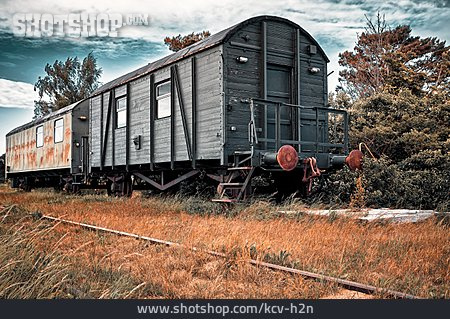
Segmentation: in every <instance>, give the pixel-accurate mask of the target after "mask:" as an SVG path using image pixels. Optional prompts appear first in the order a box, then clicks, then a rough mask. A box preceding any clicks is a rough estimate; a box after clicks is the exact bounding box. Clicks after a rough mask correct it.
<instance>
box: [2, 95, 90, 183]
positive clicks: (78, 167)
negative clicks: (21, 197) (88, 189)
mask: <svg viewBox="0 0 450 319" xmlns="http://www.w3.org/2000/svg"><path fill="white" fill-rule="evenodd" d="M88 114H89V103H88V101H87V100H85V101H80V102H77V103H74V104H71V105H69V106H66V107H64V108H62V109H60V110H58V111H56V112H53V113H50V114H48V115H46V116H44V117H41V118H39V119H36V120H34V121H32V122H29V123H27V124H24V125H22V126H19V127H17V128H15V129H14V130H12V131H10V132H9V133H8V134H7V135H6V165H5V166H6V176H7V178H9V179H10V180H11V185H12V186H13V187H22V188H24V189H28V190H29V189H31V188H32V187H35V186H55V187H64V186H66V184H68V185H72V183H73V182H74V181H75V179H77V177H78V180H79V181H80V182H81V179H82V177H83V171H86V169H87V166H86V164H87V160H86V158H87V156H88V154H87V153H86V152H83V149H84V146H85V145H87V143H88V132H89V128H88V125H89V122H88Z"/></svg>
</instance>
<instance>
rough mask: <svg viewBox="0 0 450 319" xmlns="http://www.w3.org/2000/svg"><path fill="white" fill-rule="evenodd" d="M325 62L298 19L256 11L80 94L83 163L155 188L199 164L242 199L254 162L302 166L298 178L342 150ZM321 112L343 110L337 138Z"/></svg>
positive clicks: (339, 158)
mask: <svg viewBox="0 0 450 319" xmlns="http://www.w3.org/2000/svg"><path fill="white" fill-rule="evenodd" d="M327 62H329V60H328V58H327V56H326V55H325V53H324V51H323V50H322V48H321V47H320V46H319V44H318V43H317V41H316V40H315V39H314V38H313V37H312V36H311V35H310V34H309V33H307V32H306V31H305V30H304V29H302V28H301V27H300V26H299V25H297V24H295V23H294V22H292V21H289V20H286V19H283V18H279V17H273V16H259V17H254V18H251V19H248V20H246V21H244V22H241V23H239V24H237V25H235V26H232V27H230V28H228V29H226V30H223V31H221V32H219V33H217V34H214V35H212V36H210V37H209V38H206V39H205V40H202V41H200V42H198V43H195V44H193V45H191V46H189V47H187V48H184V49H182V50H180V51H178V52H176V53H174V54H172V55H169V56H167V57H165V58H162V59H160V60H158V61H156V62H153V63H150V64H148V65H146V66H144V67H142V68H140V69H137V70H135V71H133V72H130V73H128V74H126V75H124V76H122V77H120V78H118V79H116V80H113V81H111V82H109V83H107V84H105V85H103V86H102V87H100V88H99V89H98V90H97V91H96V92H95V93H94V95H93V96H92V97H91V98H90V99H89V100H90V117H89V119H90V126H89V128H90V132H89V133H90V134H89V136H90V154H91V157H90V172H91V173H92V174H94V175H95V174H105V175H106V176H108V178H109V179H110V181H111V183H113V184H115V183H116V182H118V181H120V183H122V184H120V183H118V184H117V185H115V186H112V189H113V190H114V189H115V190H118V191H122V192H124V187H125V188H126V189H130V187H129V185H128V186H127V185H126V180H127V178H128V177H127V176H131V175H134V177H135V178H137V179H138V180H140V181H144V182H145V183H147V184H150V185H152V186H153V187H156V188H159V189H161V190H163V189H166V188H168V187H170V186H172V185H174V184H176V183H178V182H180V181H182V180H184V179H186V178H189V177H191V176H193V175H195V174H196V173H198V172H199V170H205V171H206V172H207V173H208V176H210V177H211V178H214V179H216V180H217V181H219V182H220V185H219V192H220V193H221V196H224V195H225V194H226V192H227V191H228V190H229V191H230V192H229V193H228V195H231V194H235V195H236V196H235V197H238V198H241V197H242V196H243V195H245V192H248V190H249V182H250V179H251V177H252V176H253V175H254V173H255V169H257V168H259V167H261V168H263V169H264V170H266V171H267V170H271V171H273V172H277V171H283V170H284V171H292V170H294V171H295V170H297V171H298V170H300V171H301V173H303V171H304V170H305V169H306V168H309V167H311V171H310V172H308V173H307V175H308V176H303V177H301V176H300V178H299V180H298V183H299V184H301V183H303V184H305V181H309V179H310V176H312V175H314V176H315V175H317V174H320V169H327V168H330V167H331V166H333V165H337V166H339V165H342V164H343V162H344V159H345V154H346V152H347V139H346V138H347V125H346V123H347V118H346V113H345V112H341V111H337V110H333V109H329V108H327V107H326V106H327ZM330 113H333V114H335V113H341V114H342V116H343V120H342V123H343V126H344V127H343V129H342V131H343V140H341V141H340V143H336V142H334V143H331V141H329V138H328V131H329V130H328V116H329V114H330ZM283 145H286V146H285V147H284V148H283V150H282V152H280V147H282V146H283ZM336 149H338V151H337V154H332V151H331V150H334V151H336ZM335 153H336V152H335ZM281 157H283V158H281ZM280 161H281V162H280ZM283 161H284V162H283ZM292 174H294V173H291V175H287V174H284V175H285V176H288V177H289V176H292ZM305 174H306V171H305ZM275 175H276V174H275ZM279 175H280V174H279ZM297 175H299V174H297ZM300 175H301V174H300ZM239 176H241V177H242V176H244V179H243V180H242V178H241V180H239ZM280 176H281V175H280ZM236 178H237V179H238V180H237V181H236ZM302 180H303V182H302ZM124 183H125V184H124ZM128 183H131V181H128ZM292 184H295V183H292ZM125 192H126V190H125Z"/></svg>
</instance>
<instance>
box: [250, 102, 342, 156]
mask: <svg viewBox="0 0 450 319" xmlns="http://www.w3.org/2000/svg"><path fill="white" fill-rule="evenodd" d="M247 102H248V103H249V104H250V122H249V124H248V129H249V132H248V138H249V143H250V145H251V147H252V151H253V148H254V145H255V144H259V142H264V143H267V142H273V143H275V147H276V149H278V148H279V147H280V146H281V143H289V144H294V145H298V146H299V147H298V149H299V152H300V150H301V145H314V146H315V153H316V154H317V153H319V147H339V148H343V149H344V152H345V153H346V152H347V151H348V113H347V111H345V110H338V109H333V108H328V107H323V106H304V105H296V104H290V103H284V102H278V101H273V100H267V99H260V98H250V99H249V100H247ZM259 104H263V105H264V106H267V105H268V104H272V105H274V106H275V138H273V139H271V138H259V139H258V136H257V130H256V120H255V107H257V106H259ZM281 106H287V107H291V108H295V109H298V111H299V112H300V110H313V111H315V122H316V128H315V130H316V134H315V141H302V140H301V139H300V138H299V140H298V141H294V140H283V139H282V138H281V129H280V126H281V119H280V108H281ZM320 111H322V112H324V113H336V114H342V115H343V117H344V123H343V125H344V142H343V143H324V142H319V117H320V114H319V112H320ZM300 119H301V116H300ZM265 121H267V118H265ZM326 121H328V119H326ZM298 130H300V126H299V127H298ZM299 136H300V135H299Z"/></svg>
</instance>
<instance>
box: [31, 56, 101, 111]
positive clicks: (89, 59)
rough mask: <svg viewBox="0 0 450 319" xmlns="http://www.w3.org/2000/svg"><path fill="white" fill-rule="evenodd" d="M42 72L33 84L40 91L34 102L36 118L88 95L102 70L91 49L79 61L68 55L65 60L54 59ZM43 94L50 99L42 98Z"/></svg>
mask: <svg viewBox="0 0 450 319" xmlns="http://www.w3.org/2000/svg"><path fill="white" fill-rule="evenodd" d="M45 73H47V75H46V76H45V77H43V78H42V77H39V78H38V80H37V82H36V83H35V85H34V90H35V91H36V90H37V91H38V93H39V101H34V117H35V118H38V117H41V116H44V115H46V114H48V113H50V112H52V111H56V110H59V109H60V108H63V107H65V106H67V105H69V104H72V103H75V102H78V101H80V100H82V99H85V98H87V97H88V96H89V95H91V94H92V92H94V91H95V90H96V89H97V88H98V86H99V78H100V76H101V74H102V69H101V68H98V67H97V59H96V58H95V57H94V55H93V54H92V52H91V53H89V54H88V55H87V56H86V57H85V58H84V59H83V62H82V63H80V61H79V60H78V58H77V57H74V58H73V57H68V58H67V60H66V61H65V62H63V61H58V60H56V61H55V63H53V65H50V64H47V65H46V66H45ZM44 96H46V97H49V98H50V100H49V101H46V100H44Z"/></svg>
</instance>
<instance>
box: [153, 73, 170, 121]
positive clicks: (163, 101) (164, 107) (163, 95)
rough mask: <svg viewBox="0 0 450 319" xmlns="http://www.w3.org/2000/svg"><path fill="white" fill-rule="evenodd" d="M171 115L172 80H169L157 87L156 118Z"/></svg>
mask: <svg viewBox="0 0 450 319" xmlns="http://www.w3.org/2000/svg"><path fill="white" fill-rule="evenodd" d="M170 115H171V110H170V81H168V82H165V83H162V84H159V85H158V86H157V87H156V118H157V119H161V118H163V117H168V116H170Z"/></svg>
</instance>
